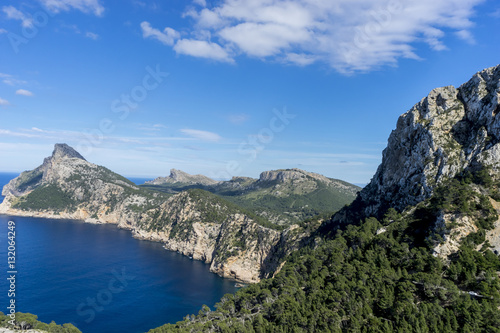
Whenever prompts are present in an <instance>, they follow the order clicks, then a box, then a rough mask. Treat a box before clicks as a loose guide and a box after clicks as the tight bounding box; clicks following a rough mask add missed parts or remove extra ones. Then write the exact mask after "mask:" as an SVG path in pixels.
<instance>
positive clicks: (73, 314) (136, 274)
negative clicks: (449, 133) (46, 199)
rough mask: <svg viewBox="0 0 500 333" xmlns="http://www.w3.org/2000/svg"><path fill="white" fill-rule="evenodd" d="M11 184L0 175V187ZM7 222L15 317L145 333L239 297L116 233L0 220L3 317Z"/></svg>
mask: <svg viewBox="0 0 500 333" xmlns="http://www.w3.org/2000/svg"><path fill="white" fill-rule="evenodd" d="M15 176H17V175H16V174H1V173H0V186H3V185H4V184H6V183H7V182H8V181H9V180H10V179H12V178H13V177H15ZM0 188H1V187H0ZM2 199H3V198H0V200H2ZM9 221H13V222H15V228H16V269H17V272H18V273H17V276H16V292H15V293H16V297H15V300H16V311H20V312H30V313H33V314H36V315H38V319H39V320H41V321H44V322H50V321H52V320H54V321H55V322H56V323H57V324H63V323H72V324H74V325H75V326H77V327H78V328H79V329H80V330H81V331H82V332H84V333H139V332H147V331H148V330H149V329H151V328H154V327H158V326H160V325H162V324H165V323H174V322H176V321H179V320H182V319H183V317H184V316H185V315H187V314H191V313H195V314H196V313H198V311H199V310H200V308H201V306H202V305H203V304H207V305H208V306H210V307H213V305H214V304H215V303H216V302H218V301H219V299H220V298H221V297H222V296H223V295H224V294H226V293H233V292H235V291H236V288H235V286H234V281H231V280H227V279H223V278H221V277H219V276H217V275H216V274H213V273H210V272H209V265H207V264H205V263H203V262H201V261H196V260H191V259H189V258H188V257H186V256H183V255H181V254H178V253H175V252H170V251H166V250H165V249H163V248H162V244H160V243H154V242H148V241H142V240H137V239H134V238H132V237H131V234H130V232H129V231H127V230H121V229H118V228H116V227H115V226H113V225H92V224H86V223H83V222H79V221H69V220H51V219H38V218H26V217H13V216H6V215H0V260H1V262H0V307H1V308H0V311H2V312H4V313H7V312H8V309H7V306H8V302H9V298H8V296H7V293H8V290H9V285H8V281H7V279H6V277H7V271H8V267H7V233H8V222H9Z"/></svg>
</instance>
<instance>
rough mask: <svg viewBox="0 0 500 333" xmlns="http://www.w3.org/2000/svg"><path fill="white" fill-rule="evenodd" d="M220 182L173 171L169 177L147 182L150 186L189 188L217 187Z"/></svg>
mask: <svg viewBox="0 0 500 333" xmlns="http://www.w3.org/2000/svg"><path fill="white" fill-rule="evenodd" d="M218 183H219V182H218V181H216V180H213V179H211V178H208V177H206V176H203V175H190V174H188V173H186V172H184V171H181V170H176V169H171V170H170V175H169V176H168V177H158V178H155V179H153V180H150V181H147V182H146V183H145V184H148V185H165V184H170V185H174V186H177V187H179V186H189V185H201V186H208V185H215V184H218Z"/></svg>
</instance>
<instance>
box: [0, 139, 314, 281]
mask: <svg viewBox="0 0 500 333" xmlns="http://www.w3.org/2000/svg"><path fill="white" fill-rule="evenodd" d="M174 174H178V173H176V172H174ZM176 177H177V176H175V177H173V178H176ZM176 179H181V178H178V177H177V178H176ZM184 180H185V179H184ZM2 193H3V195H5V196H6V198H5V200H4V201H3V203H2V204H1V205H0V214H1V213H3V214H9V215H18V216H37V217H45V218H59V219H78V220H84V221H85V222H89V223H113V224H117V225H118V226H119V227H121V228H126V229H130V230H131V231H132V233H133V235H134V236H135V237H137V238H141V239H148V240H153V241H158V242H162V243H164V247H165V248H166V249H168V250H172V251H178V252H180V253H183V254H184V255H187V256H190V257H193V258H194V259H198V260H203V261H205V262H207V263H210V264H211V266H210V269H211V271H213V272H216V273H217V274H219V275H221V276H224V277H231V278H234V279H236V280H239V281H243V282H257V281H259V280H260V278H262V277H264V276H269V275H270V274H272V273H273V272H274V271H275V270H276V269H278V268H279V263H280V261H281V258H277V257H275V258H271V256H273V255H274V254H276V253H280V254H281V255H283V254H286V253H289V251H291V250H292V249H293V248H294V246H295V245H294V244H292V243H298V242H300V241H302V240H303V239H305V238H306V237H307V236H308V235H309V234H310V232H309V231H307V232H306V231H304V230H302V229H301V228H298V229H299V230H300V231H299V232H295V235H296V237H294V238H287V237H285V239H287V240H289V242H288V243H287V242H284V241H283V239H284V238H283V235H284V234H286V233H287V230H284V231H280V230H281V229H280V228H278V229H276V228H273V225H272V224H266V226H264V225H262V222H261V220H260V219H259V218H258V217H257V216H254V215H251V214H250V215H249V214H248V213H246V212H244V211H243V210H242V209H241V208H240V207H238V206H236V205H235V204H233V203H231V202H228V201H226V200H224V199H222V198H220V197H219V196H217V195H215V194H212V193H210V192H207V191H203V190H200V189H192V190H187V191H183V192H180V193H177V194H175V195H169V194H165V193H162V192H158V191H151V190H149V189H145V188H141V187H138V186H136V185H134V184H133V183H132V182H130V181H129V180H127V179H126V178H124V177H122V176H120V175H118V174H116V173H114V172H112V171H110V170H108V169H106V168H104V167H102V166H98V165H95V164H92V163H90V162H88V161H86V160H85V159H84V158H83V157H82V156H81V155H80V154H79V153H78V152H76V151H75V150H74V149H72V148H71V147H69V146H67V145H65V144H56V145H55V148H54V151H53V153H52V156H50V157H48V158H46V159H45V160H44V162H43V164H42V165H40V166H39V167H38V168H36V169H34V170H32V171H26V172H23V173H22V174H20V175H19V177H17V178H15V179H13V180H12V181H10V182H9V183H8V184H7V185H6V186H5V187H4V188H3V191H2ZM293 228H295V229H296V228H297V226H293Z"/></svg>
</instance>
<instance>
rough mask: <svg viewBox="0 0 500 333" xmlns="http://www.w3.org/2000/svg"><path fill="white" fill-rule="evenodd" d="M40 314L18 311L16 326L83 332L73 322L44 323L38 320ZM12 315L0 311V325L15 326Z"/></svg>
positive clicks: (56, 332) (61, 331) (58, 332)
mask: <svg viewBox="0 0 500 333" xmlns="http://www.w3.org/2000/svg"><path fill="white" fill-rule="evenodd" d="M37 319H38V316H36V315H34V314H31V313H21V312H17V313H16V319H15V324H16V327H18V328H20V326H21V325H22V326H23V327H24V328H32V329H38V330H44V331H47V332H50V333H82V332H81V331H80V330H79V329H78V328H76V327H75V326H73V324H64V325H62V326H61V325H57V324H56V323H55V322H51V323H50V324H46V323H42V322H41V321H38V320H37ZM10 320H11V319H10V317H9V316H6V315H4V314H3V312H0V327H7V328H13V327H12V325H11V324H9V321H10Z"/></svg>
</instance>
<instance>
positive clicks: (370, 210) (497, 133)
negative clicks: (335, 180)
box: [324, 65, 500, 258]
mask: <svg viewBox="0 0 500 333" xmlns="http://www.w3.org/2000/svg"><path fill="white" fill-rule="evenodd" d="M499 98H500V65H499V66H496V67H492V68H488V69H485V70H483V71H481V72H479V73H477V74H476V75H474V76H473V77H472V78H471V79H470V80H469V81H468V82H467V83H465V84H463V85H461V86H460V87H459V88H458V89H457V88H454V87H452V86H448V87H443V88H437V89H434V90H432V91H431V92H430V93H429V95H428V96H427V97H425V98H424V99H422V100H421V101H420V102H419V103H417V104H415V106H413V107H412V108H411V109H410V110H409V111H408V112H406V113H404V114H403V115H401V116H400V118H399V120H398V122H397V126H396V129H395V130H393V131H392V133H391V135H390V137H389V140H388V144H387V147H386V148H385V150H384V151H383V159H382V163H381V164H380V166H379V167H378V169H377V172H376V174H375V175H374V176H373V178H372V180H371V182H370V183H369V184H368V185H367V186H366V187H365V188H363V190H362V191H361V192H360V193H359V195H358V197H357V198H356V200H355V201H354V203H353V205H351V206H350V207H347V208H345V209H343V210H341V211H340V212H339V213H337V214H336V215H335V216H334V218H333V220H332V221H330V223H329V224H325V225H324V227H325V230H331V229H329V228H331V227H333V228H335V226H336V225H337V224H338V223H353V222H357V221H359V220H360V219H363V218H365V217H369V216H375V217H377V218H379V219H381V218H382V217H383V216H384V214H385V213H386V212H387V210H388V208H395V209H396V210H397V211H399V212H402V213H403V216H407V217H408V216H411V217H412V218H413V220H415V221H419V222H418V223H421V224H422V226H424V225H425V226H426V227H425V228H427V229H426V230H425V232H426V233H427V234H426V235H427V236H426V237H427V238H426V242H427V244H430V245H431V247H432V248H433V250H434V254H435V255H437V256H440V257H443V258H448V256H449V255H451V254H453V253H455V252H456V251H457V250H458V249H459V247H460V245H461V243H462V242H463V241H464V240H465V239H466V237H468V236H469V235H470V236H473V234H477V235H478V236H477V237H476V239H480V240H481V239H482V238H484V239H483V240H482V243H481V242H480V245H481V246H482V245H485V246H487V247H489V248H491V249H492V250H493V251H496V252H497V253H499V252H500V238H499V235H500V220H498V221H496V222H495V220H496V219H498V214H499V213H500V205H499V204H498V202H497V201H496V200H499V198H500V196H499V195H498V193H499V192H498V190H499V188H500V182H499V180H500V174H499V170H500V116H498V114H499V113H500V105H499ZM476 174H481V175H482V176H481V177H482V180H480V181H476V183H474V181H471V179H473V178H475V177H476V176H474V175H476ZM467 175H469V176H467ZM468 178H469V179H468ZM453 180H455V181H454V182H453ZM447 187H451V188H450V189H447ZM437 190H439V191H438V192H439V193H437V194H436V191H437ZM447 191H448V192H447ZM453 191H455V192H453ZM493 197H495V198H496V200H495V199H493ZM463 198H467V204H462V206H456V202H458V201H460V200H463ZM453 200H455V201H453ZM436 202H441V204H436ZM443 202H446V204H442V203H443ZM450 207H451V208H450ZM422 212H425V214H422ZM419 215H420V216H419ZM423 215H425V216H423ZM486 220H487V221H488V223H485V221H486ZM386 223H390V221H387V222H386ZM422 228H424V227H422ZM436 235H438V236H436ZM485 240H486V241H488V243H486V242H485Z"/></svg>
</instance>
